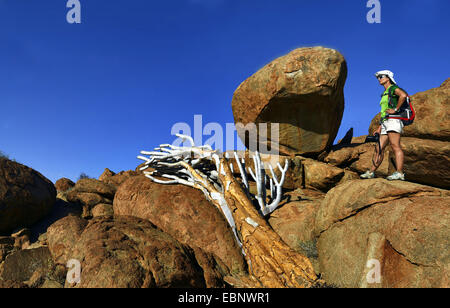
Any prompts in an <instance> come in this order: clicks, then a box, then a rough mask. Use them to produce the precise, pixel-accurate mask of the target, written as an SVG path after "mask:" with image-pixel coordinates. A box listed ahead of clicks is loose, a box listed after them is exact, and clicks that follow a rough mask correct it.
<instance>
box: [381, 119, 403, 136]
mask: <svg viewBox="0 0 450 308" xmlns="http://www.w3.org/2000/svg"><path fill="white" fill-rule="evenodd" d="M388 132H396V133H399V134H401V133H403V122H402V120H397V119H387V120H386V121H384V122H383V123H381V134H382V135H387V133H388Z"/></svg>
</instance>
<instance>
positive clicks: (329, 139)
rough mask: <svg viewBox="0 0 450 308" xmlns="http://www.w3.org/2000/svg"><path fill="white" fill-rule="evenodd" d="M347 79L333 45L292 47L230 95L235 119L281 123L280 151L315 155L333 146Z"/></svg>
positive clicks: (241, 135) (239, 131)
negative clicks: (292, 48)
mask: <svg viewBox="0 0 450 308" xmlns="http://www.w3.org/2000/svg"><path fill="white" fill-rule="evenodd" d="M346 78H347V64H346V62H345V59H344V57H343V56H342V55H341V54H340V53H339V52H337V51H336V50H333V49H328V48H323V47H313V48H299V49H296V50H293V51H292V52H290V53H289V54H287V55H285V56H283V57H280V58H278V59H276V60H274V61H272V62H271V63H269V64H267V65H266V66H264V67H263V68H262V69H260V70H259V71H258V72H256V73H255V74H254V75H252V76H251V77H249V78H248V79H247V80H245V81H244V82H243V83H242V84H241V85H240V86H239V87H238V88H237V89H236V91H235V93H234V96H233V100H232V108H233V115H234V121H235V123H241V124H243V125H247V124H249V123H254V124H259V123H280V126H279V128H280V139H279V145H280V148H279V151H280V153H281V154H285V155H289V154H305V153H315V154H318V153H320V152H321V151H323V150H324V149H325V148H327V147H328V146H330V145H332V143H333V141H334V139H335V137H336V134H337V131H338V129H339V126H340V123H341V119H342V115H343V111H344V92H343V88H344V84H345V79H346ZM237 131H238V135H239V137H240V138H241V140H243V143H244V144H245V145H246V146H247V148H249V142H248V140H247V141H244V139H245V138H244V137H245V132H244V131H243V130H240V129H239V128H238V127H237ZM270 131H271V127H270V125H269V126H268V132H270ZM268 137H269V141H268V144H270V143H271V142H270V138H271V137H270V136H268ZM259 141H261V138H259ZM262 144H264V142H262ZM272 146H276V145H274V144H272ZM261 152H264V151H261Z"/></svg>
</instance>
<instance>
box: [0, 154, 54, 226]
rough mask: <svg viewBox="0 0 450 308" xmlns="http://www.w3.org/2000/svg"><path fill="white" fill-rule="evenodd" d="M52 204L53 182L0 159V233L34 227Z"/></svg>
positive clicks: (37, 173) (25, 167)
mask: <svg viewBox="0 0 450 308" xmlns="http://www.w3.org/2000/svg"><path fill="white" fill-rule="evenodd" d="M55 201H56V189H55V186H54V185H53V183H52V182H51V181H50V180H48V179H47V178H45V177H44V176H43V175H42V174H40V173H39V172H37V171H35V170H33V169H31V168H29V167H27V166H24V165H22V164H19V163H17V162H14V161H11V160H8V159H6V158H0V233H6V232H8V231H12V230H13V229H16V228H20V227H26V226H30V225H32V224H34V223H35V222H37V221H38V220H40V219H42V218H43V217H45V216H46V215H47V214H48V213H49V212H50V210H51V209H52V207H53V205H54V203H55Z"/></svg>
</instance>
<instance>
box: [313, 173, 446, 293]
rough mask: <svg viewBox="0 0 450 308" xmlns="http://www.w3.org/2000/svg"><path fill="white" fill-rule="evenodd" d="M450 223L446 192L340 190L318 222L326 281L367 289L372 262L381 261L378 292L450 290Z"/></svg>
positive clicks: (398, 186) (390, 185) (355, 186)
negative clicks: (381, 289)
mask: <svg viewBox="0 0 450 308" xmlns="http://www.w3.org/2000/svg"><path fill="white" fill-rule="evenodd" d="M449 221H450V194H449V192H448V191H445V190H439V189H435V188H432V187H429V186H422V185H419V184H413V183H408V182H388V181H385V180H382V179H374V180H365V181H364V180H355V181H350V182H348V183H345V184H343V185H340V186H338V187H336V188H334V189H332V190H330V191H329V192H328V194H327V195H326V196H325V199H324V200H323V202H322V204H321V205H320V208H319V211H318V213H317V217H316V229H315V232H316V234H317V235H318V236H319V240H318V253H319V261H320V269H321V271H322V273H323V275H324V279H325V280H326V281H327V283H330V284H333V285H336V286H339V287H358V286H361V284H367V282H366V275H365V274H366V264H367V261H370V259H373V257H372V256H377V257H376V259H377V260H378V261H379V263H380V265H381V277H382V279H381V282H380V283H376V284H375V286H377V287H448V286H449V283H450V281H449V279H448V277H449V274H450V273H449V270H450V269H449V268H448V264H449V262H450V254H449V251H448V247H449V245H450V242H449V237H448V234H450V229H449V226H448V222H449ZM373 238H378V240H373Z"/></svg>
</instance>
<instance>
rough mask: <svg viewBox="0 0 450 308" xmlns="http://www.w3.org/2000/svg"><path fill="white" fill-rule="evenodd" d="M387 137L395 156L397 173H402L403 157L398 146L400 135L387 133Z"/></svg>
mask: <svg viewBox="0 0 450 308" xmlns="http://www.w3.org/2000/svg"><path fill="white" fill-rule="evenodd" d="M388 136H389V142H390V144H391V147H392V150H393V151H394V154H395V165H396V167H397V171H398V172H400V173H403V162H404V160H405V156H404V154H403V150H402V148H401V146H400V134H399V133H396V132H388Z"/></svg>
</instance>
